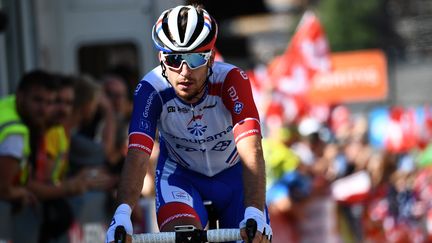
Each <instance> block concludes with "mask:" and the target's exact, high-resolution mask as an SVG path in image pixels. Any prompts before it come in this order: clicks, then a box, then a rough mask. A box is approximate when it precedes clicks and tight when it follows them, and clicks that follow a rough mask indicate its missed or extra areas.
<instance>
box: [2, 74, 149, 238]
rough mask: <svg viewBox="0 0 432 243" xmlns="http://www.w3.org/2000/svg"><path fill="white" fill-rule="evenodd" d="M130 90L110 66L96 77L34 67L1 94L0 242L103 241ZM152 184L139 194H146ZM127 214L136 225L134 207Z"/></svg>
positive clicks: (118, 167) (121, 154)
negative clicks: (11, 89) (12, 89)
mask: <svg viewBox="0 0 432 243" xmlns="http://www.w3.org/2000/svg"><path fill="white" fill-rule="evenodd" d="M129 93H130V90H129V89H128V84H127V81H126V80H125V79H124V78H123V77H122V76H121V74H116V73H113V72H107V73H106V75H104V76H103V77H102V78H101V80H95V79H93V78H92V77H90V76H86V75H64V74H57V73H50V72H47V71H44V70H33V71H30V72H28V73H25V74H24V75H23V77H22V78H21V80H20V82H19V84H18V88H17V91H16V92H15V93H14V94H11V95H8V96H6V97H1V99H0V110H1V116H0V117H1V118H0V173H1V175H0V211H1V212H2V219H1V220H0V241H2V242H3V241H5V242H8V241H11V242H44V243H46V242H83V241H84V239H83V237H84V235H89V234H90V235H91V234H93V235H95V234H96V236H93V237H94V238H92V239H93V240H96V241H100V242H102V241H103V236H104V234H105V231H106V227H107V225H108V224H109V222H110V218H108V217H109V216H108V215H111V214H112V210H113V209H114V208H115V202H114V198H115V189H116V183H117V179H118V176H119V174H120V171H121V167H122V163H123V158H124V156H125V153H126V147H127V132H128V131H127V130H128V119H129V115H130V112H131V101H130V99H129V98H130V95H129ZM148 178H149V179H148V180H151V178H152V176H149V177H148ZM152 184H153V183H151V182H148V183H146V185H147V187H146V188H145V190H143V195H145V196H147V197H151V196H152V191H153V190H152ZM134 220H135V221H136V222H137V224H138V225H142V221H143V215H142V211H141V210H137V212H136V213H135V214H134ZM86 226H89V227H86ZM137 229H139V227H137ZM142 230H146V228H145V227H144V228H142ZM98 237H99V238H98ZM85 241H88V242H91V241H92V240H91V239H86V240H85Z"/></svg>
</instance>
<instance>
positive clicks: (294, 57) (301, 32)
mask: <svg viewBox="0 0 432 243" xmlns="http://www.w3.org/2000/svg"><path fill="white" fill-rule="evenodd" d="M330 64H331V63H330V50H329V47H328V43H327V38H326V36H325V33H324V30H323V28H322V26H321V24H320V21H319V19H318V18H317V17H316V16H315V14H314V13H313V12H312V11H306V12H305V13H304V15H303V16H302V19H301V20H300V23H299V25H298V27H297V30H296V32H295V34H294V36H293V38H292V40H291V42H290V43H289V45H288V47H287V49H286V51H285V53H284V54H282V55H281V56H278V57H276V58H275V59H274V60H273V61H272V62H271V63H270V64H269V65H268V67H267V72H268V77H269V81H270V82H269V83H270V86H272V87H271V90H272V96H273V97H277V98H273V99H272V100H271V102H270V104H271V105H270V106H269V108H274V107H284V109H276V110H275V109H273V110H270V111H269V112H271V113H272V116H273V117H275V116H279V120H280V121H282V123H284V121H285V122H293V121H294V122H295V121H296V120H299V119H300V118H301V117H302V116H306V115H312V114H309V113H310V112H309V110H310V109H311V108H312V107H311V106H310V105H309V102H308V100H307V96H306V94H307V91H308V89H309V87H310V82H311V80H312V77H313V76H314V75H315V73H317V72H324V71H329V70H330V68H331V65H330ZM268 85H269V84H267V86H268ZM286 104H291V106H288V107H286Z"/></svg>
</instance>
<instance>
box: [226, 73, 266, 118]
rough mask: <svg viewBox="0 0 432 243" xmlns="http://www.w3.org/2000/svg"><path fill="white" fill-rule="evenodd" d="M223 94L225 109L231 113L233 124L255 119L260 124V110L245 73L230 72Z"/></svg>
mask: <svg viewBox="0 0 432 243" xmlns="http://www.w3.org/2000/svg"><path fill="white" fill-rule="evenodd" d="M221 94H222V101H223V103H224V104H225V107H226V108H227V109H228V111H229V112H230V113H231V116H232V123H233V124H237V123H239V122H240V121H244V120H245V119H247V118H253V119H256V120H257V121H258V122H259V115H258V110H257V108H256V106H255V102H254V100H253V97H252V89H251V85H250V82H249V78H248V77H247V75H246V73H245V72H244V71H242V70H240V69H238V68H233V69H232V70H231V71H229V73H228V74H227V76H226V78H225V81H224V84H223V87H222V93H221Z"/></svg>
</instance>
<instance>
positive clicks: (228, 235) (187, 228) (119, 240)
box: [114, 219, 257, 243]
mask: <svg viewBox="0 0 432 243" xmlns="http://www.w3.org/2000/svg"><path fill="white" fill-rule="evenodd" d="M256 231H257V223H256V221H255V220H253V219H248V220H247V222H246V234H247V235H248V242H252V239H253V238H254V236H255V233H256ZM237 240H242V238H241V236H240V229H209V230H201V229H196V228H195V227H194V226H192V225H184V226H176V227H175V231H174V232H159V233H144V234H134V235H132V243H150V242H153V243H172V242H175V243H187V242H193V243H201V242H227V241H237ZM114 242H115V243H125V242H126V230H125V228H124V227H123V226H118V227H117V228H116V230H115V234H114Z"/></svg>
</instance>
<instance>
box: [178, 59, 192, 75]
mask: <svg viewBox="0 0 432 243" xmlns="http://www.w3.org/2000/svg"><path fill="white" fill-rule="evenodd" d="M180 70H181V72H180V74H181V75H182V76H183V77H187V76H189V74H190V73H191V72H192V69H191V68H190V67H189V65H188V64H187V63H186V62H183V63H182V64H181V67H180Z"/></svg>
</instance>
